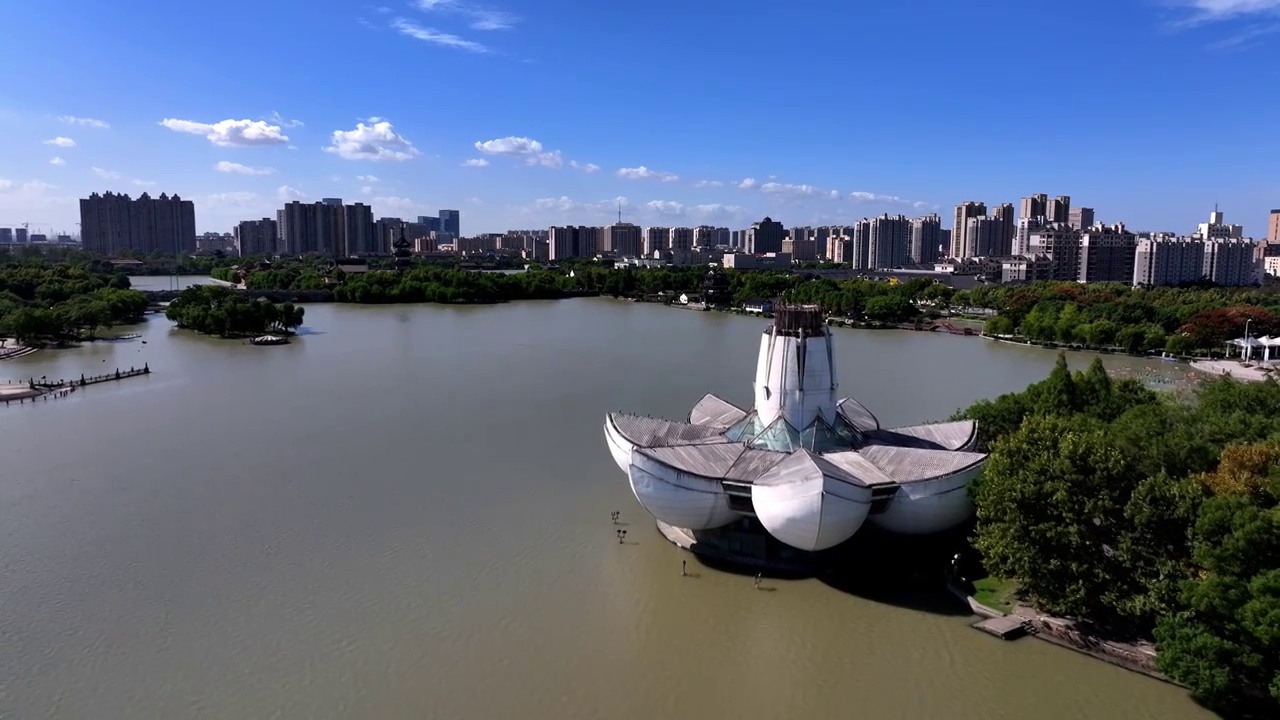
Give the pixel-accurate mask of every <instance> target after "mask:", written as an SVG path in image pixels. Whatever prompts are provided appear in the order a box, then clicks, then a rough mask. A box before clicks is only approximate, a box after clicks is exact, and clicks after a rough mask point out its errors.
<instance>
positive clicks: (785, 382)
mask: <svg viewBox="0 0 1280 720" xmlns="http://www.w3.org/2000/svg"><path fill="white" fill-rule="evenodd" d="M604 433H605V437H606V439H607V440H608V443H609V450H610V452H611V453H612V454H613V458H614V460H615V461H616V462H617V463H618V467H620V468H622V470H623V472H625V473H627V477H628V478H629V479H630V482H631V489H632V491H633V492H634V493H635V496H636V499H637V500H639V501H640V504H641V505H643V506H644V508H645V509H646V510H648V511H649V513H650V514H651V515H653V516H654V517H655V518H657V519H658V520H659V521H660V523H665V524H667V525H669V526H672V527H674V528H679V529H683V530H685V531H690V532H689V533H688V534H689V535H692V534H693V533H694V532H698V531H712V530H714V529H716V528H724V527H725V526H730V525H734V524H735V523H739V522H740V521H742V520H743V519H744V518H753V519H754V520H755V523H746V524H758V525H759V526H760V527H761V528H763V529H764V530H765V531H766V532H767V533H768V534H769V535H771V536H772V537H774V538H776V539H777V540H779V541H781V542H782V543H784V544H785V545H787V546H790V547H791V548H795V549H798V550H802V551H818V550H826V549H828V548H832V547H835V546H837V545H839V544H841V543H843V542H845V541H846V540H848V539H849V538H851V537H853V535H854V534H855V533H857V532H858V530H859V529H860V528H861V527H862V526H863V524H864V523H868V522H869V523H871V524H872V525H875V526H877V527H879V528H881V529H884V530H888V531H891V532H895V533H904V534H912V535H920V534H927V533H936V532H940V531H943V530H947V529H950V528H953V527H955V526H957V525H960V524H961V523H963V522H964V521H965V520H966V519H968V518H969V517H970V515H971V514H972V512H973V508H972V506H971V505H970V502H969V497H968V492H967V487H968V485H969V483H970V481H972V480H973V479H974V478H975V477H976V476H977V475H978V473H979V472H980V471H981V469H982V465H983V463H984V462H985V460H986V455H984V454H982V453H979V452H974V449H975V447H976V445H977V439H978V437H977V426H976V424H975V423H974V422H972V421H967V420H966V421H961V422H947V423H938V424H933V425H916V426H912V427H901V428H894V429H884V428H881V427H880V422H879V421H878V420H876V417H875V415H873V414H871V411H869V410H867V409H866V408H865V407H863V406H862V405H861V404H860V403H858V401H856V400H853V399H851V398H849V399H844V400H838V399H837V384H836V368H835V359H834V353H833V348H832V339H831V334H830V332H829V331H828V328H827V326H826V324H825V323H824V321H823V316H822V313H821V311H820V310H819V309H818V308H817V307H812V306H784V307H780V308H778V309H777V310H776V312H775V315H774V319H773V324H772V326H770V327H769V328H768V329H766V330H765V332H764V336H763V337H762V338H761V340H760V356H759V359H758V361H757V364H756V380H755V407H753V408H751V409H749V410H745V409H742V408H739V407H737V406H735V405H733V404H732V403H730V402H727V401H725V400H722V399H720V398H718V397H716V396H715V395H707V396H705V397H703V398H702V400H700V401H699V402H698V404H697V405H695V406H694V407H693V410H692V411H691V412H690V413H689V419H688V420H687V421H686V422H674V421H669V420H661V419H655V418H650V417H643V416H638V415H630V414H625V413H610V414H609V415H608V416H606V418H605V423H604Z"/></svg>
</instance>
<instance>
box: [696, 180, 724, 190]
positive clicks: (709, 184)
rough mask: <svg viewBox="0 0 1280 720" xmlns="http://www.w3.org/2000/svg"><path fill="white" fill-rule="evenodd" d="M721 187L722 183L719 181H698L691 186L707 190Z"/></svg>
mask: <svg viewBox="0 0 1280 720" xmlns="http://www.w3.org/2000/svg"><path fill="white" fill-rule="evenodd" d="M723 185H724V183H722V182H720V181H719V180H699V181H698V182H696V183H694V184H693V186H694V187H696V188H709V187H713V188H715V187H721V186H723Z"/></svg>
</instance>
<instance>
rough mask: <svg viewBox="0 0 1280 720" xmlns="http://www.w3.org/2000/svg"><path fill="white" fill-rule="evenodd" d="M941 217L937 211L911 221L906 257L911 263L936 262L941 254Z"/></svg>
mask: <svg viewBox="0 0 1280 720" xmlns="http://www.w3.org/2000/svg"><path fill="white" fill-rule="evenodd" d="M941 248H942V218H940V217H938V214H937V213H934V214H932V215H926V216H924V217H918V218H915V219H913V220H912V221H911V246H910V248H909V249H908V250H907V257H908V259H909V260H910V261H911V262H913V263H932V262H937V261H938V258H939V257H941V255H942V250H941Z"/></svg>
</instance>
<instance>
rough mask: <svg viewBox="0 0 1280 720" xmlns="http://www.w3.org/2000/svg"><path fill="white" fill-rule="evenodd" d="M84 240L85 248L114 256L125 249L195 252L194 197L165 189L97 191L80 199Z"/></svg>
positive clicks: (81, 232) (151, 251) (147, 251)
mask: <svg viewBox="0 0 1280 720" xmlns="http://www.w3.org/2000/svg"><path fill="white" fill-rule="evenodd" d="M80 241H81V243H82V244H83V246H84V250H85V252H90V253H95V254H98V255H106V256H113V255H118V254H120V253H121V252H124V251H136V252H141V253H145V254H150V253H154V252H161V253H166V254H177V253H194V252H195V251H196V211H195V205H194V204H193V203H192V202H191V201H190V200H183V199H182V198H180V197H178V196H177V195H166V194H164V193H161V194H160V196H159V197H154V198H153V197H151V196H150V195H149V194H147V193H145V192H144V193H142V194H141V195H139V196H138V197H137V198H136V199H134V198H130V197H129V196H128V195H127V194H124V193H119V194H118V193H113V192H106V193H103V194H101V195H99V194H98V193H96V192H95V193H93V194H91V195H90V196H89V197H87V198H82V199H81V200H80Z"/></svg>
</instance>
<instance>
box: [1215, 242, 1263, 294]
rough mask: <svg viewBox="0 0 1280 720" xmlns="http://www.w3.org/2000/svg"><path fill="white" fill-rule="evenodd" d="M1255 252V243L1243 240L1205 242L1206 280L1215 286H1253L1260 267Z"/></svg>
mask: <svg viewBox="0 0 1280 720" xmlns="http://www.w3.org/2000/svg"><path fill="white" fill-rule="evenodd" d="M1254 250H1255V247H1254V242H1253V241H1252V240H1245V239H1243V238H1214V239H1210V240H1205V243H1204V272H1203V276H1204V278H1205V279H1206V280H1209V281H1210V282H1212V283H1214V284H1215V285H1224V286H1229V287H1234V286H1239V285H1252V284H1253V283H1255V282H1257V281H1258V265H1259V263H1258V261H1257V259H1256V258H1255V254H1254Z"/></svg>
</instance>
